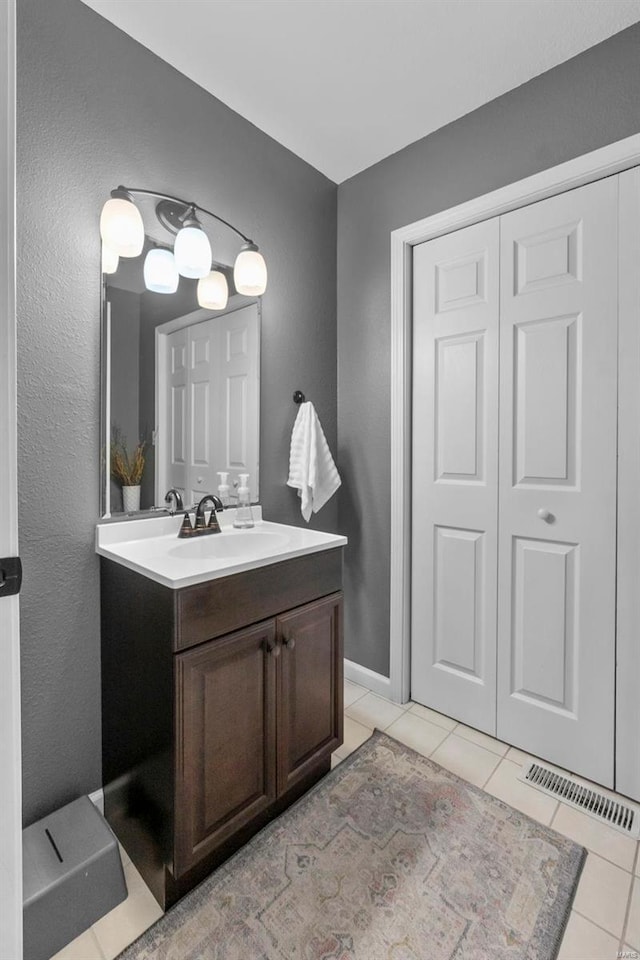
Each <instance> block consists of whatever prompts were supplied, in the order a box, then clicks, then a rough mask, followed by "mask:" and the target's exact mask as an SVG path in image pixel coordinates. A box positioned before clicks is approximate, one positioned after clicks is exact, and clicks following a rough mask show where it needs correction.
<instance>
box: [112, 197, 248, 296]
mask: <svg viewBox="0 0 640 960" xmlns="http://www.w3.org/2000/svg"><path fill="white" fill-rule="evenodd" d="M136 197H141V198H144V197H150V198H153V199H156V200H157V201H158V203H157V204H156V208H155V213H156V217H157V218H158V220H159V221H160V223H161V224H162V226H163V227H164V228H165V229H166V230H168V231H169V233H172V234H173V235H174V236H175V238H176V239H175V243H174V252H173V254H170V251H167V250H164V251H163V250H162V249H160V248H157V249H154V250H150V251H149V254H147V257H146V258H145V283H146V284H147V288H148V289H156V290H157V292H162V293H172V292H175V289H177V286H176V287H175V288H173V289H167V287H168V286H170V285H169V284H168V282H167V278H168V276H169V265H168V260H167V259H166V257H164V258H163V261H164V269H165V270H166V271H167V272H166V273H165V274H162V277H163V281H162V283H161V285H162V287H163V289H162V290H159V289H158V287H149V284H148V283H147V273H149V277H150V282H152V283H153V282H156V283H160V281H159V280H158V276H159V274H158V273H156V272H155V271H156V269H157V270H159V269H160V258H159V257H157V256H155V254H157V253H167V254H169V255H170V256H171V258H172V261H173V263H174V266H175V268H176V270H177V272H178V273H179V274H181V275H182V276H183V277H190V278H192V279H197V280H199V283H198V302H199V303H200V306H205V307H206V308H208V309H212V310H223V309H224V307H225V306H226V305H227V300H228V296H229V291H228V286H227V281H226V278H225V276H224V274H223V273H222V272H221V271H218V270H213V271H212V270H211V266H212V252H211V244H210V242H209V238H208V236H207V234H206V232H205V231H204V229H203V226H202V224H201V223H200V220H199V219H198V217H197V214H198V213H204V214H206V215H207V216H208V217H212V218H213V219H214V220H217V221H218V223H221V224H223V225H224V226H225V227H228V228H229V229H230V230H233V232H234V233H236V234H237V235H238V236H239V237H240V239H241V240H242V247H241V249H240V252H239V254H238V256H237V257H236V261H235V265H234V269H233V280H234V284H235V287H236V290H237V291H238V293H241V294H244V295H245V296H250V297H260V296H262V294H263V293H264V292H265V290H266V287H267V266H266V263H265V261H264V257H263V256H262V254H261V253H260V251H259V250H258V246H257V244H255V243H254V242H253V240H251V239H250V238H249V237H247V236H245V235H244V233H242V232H241V231H240V230H238V228H237V227H234V226H233V224H231V223H229V222H228V220H223V219H222V217H219V216H218V215H217V214H216V213H212V212H211V210H206V209H205V208H204V207H201V206H200V205H199V204H197V203H193V202H189V201H187V200H181V199H180V198H179V197H171V196H168V195H167V194H165V193H158V192H157V191H156V190H143V189H140V188H137V187H123V186H119V187H118V188H117V189H116V190H112V191H111V199H110V200H107V202H106V203H105V205H104V207H103V209H102V214H101V216H100V233H101V236H102V241H103V244H104V245H106V246H108V247H109V248H110V250H112V251H114V253H117V254H118V255H119V256H120V257H137V256H139V255H140V254H141V253H142V249H143V247H144V240H145V232H144V223H143V220H142V215H141V213H140V211H139V209H138V207H137V206H136V202H135V199H134V198H136ZM151 253H154V257H152V258H151V259H149V258H150V254H151ZM103 263H104V260H103ZM148 263H149V267H148V269H147V264H148ZM116 267H117V265H116ZM103 272H105V273H106V272H108V271H106V270H104V269H103ZM172 282H173V281H172ZM214 304H215V305H214ZM218 304H219V305H218Z"/></svg>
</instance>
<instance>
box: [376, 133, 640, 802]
mask: <svg viewBox="0 0 640 960" xmlns="http://www.w3.org/2000/svg"><path fill="white" fill-rule="evenodd" d="M639 164H640V134H635V135H634V136H631V137H627V138H625V139H624V140H618V141H616V142H615V143H611V144H608V145H607V146H605V147H602V148H600V149H598V150H594V151H592V152H591V153H587V154H584V155H582V156H579V157H575V158H574V159H572V160H568V161H566V162H565V163H561V164H559V165H557V166H555V167H550V168H549V169H548V170H543V171H541V172H540V173H536V174H534V175H533V176H530V177H527V178H525V179H524V180H519V181H517V182H516V183H511V184H508V185H507V186H505V187H501V188H499V189H498V190H493V191H492V192H491V193H486V194H483V195H482V196H480V197H476V198H474V199H472V200H469V201H466V202H465V203H461V204H458V205H457V206H455V207H451V208H449V209H448V210H443V211H441V212H439V213H436V214H434V215H433V216H430V217H425V218H424V219H422V220H418V221H416V222H415V223H410V224H408V225H407V226H405V227H400V228H399V229H397V230H394V231H392V233H391V546H390V561H391V563H390V566H391V576H390V624H389V627H390V634H389V635H390V670H389V674H390V676H389V680H390V696H391V698H392V699H393V700H395V701H397V702H399V703H404V702H406V701H407V700H408V699H409V694H410V656H411V594H410V587H411V362H412V357H411V333H412V316H411V291H412V273H411V262H412V248H413V247H414V246H416V245H417V244H419V243H424V242H425V241H426V240H432V239H434V238H435V237H439V236H442V235H443V234H445V233H451V232H452V231H454V230H459V229H461V228H462V227H467V226H470V225H471V224H474V223H479V222H480V221H482V220H487V219H489V218H492V217H496V216H500V215H501V214H504V213H508V212H509V211H511V210H515V209H517V208H518V207H524V206H527V205H529V204H532V203H536V202H537V201H539V200H545V199H546V198H547V197H552V196H555V195H556V194H559V193H565V192H566V191H567V190H573V189H575V188H577V187H581V186H584V185H585V184H587V183H592V182H593V181H595V180H600V179H602V178H603V177H608V176H612V175H614V174H618V173H621V172H623V171H624V170H628V169H629V168H631V167H635V166H638V165H639ZM623 320H624V318H623V316H622V314H621V315H620V322H621V323H622V322H623ZM621 339H622V338H621ZM636 489H637V488H636ZM637 765H638V766H639V770H638V784H639V788H640V758H639V760H638V761H637Z"/></svg>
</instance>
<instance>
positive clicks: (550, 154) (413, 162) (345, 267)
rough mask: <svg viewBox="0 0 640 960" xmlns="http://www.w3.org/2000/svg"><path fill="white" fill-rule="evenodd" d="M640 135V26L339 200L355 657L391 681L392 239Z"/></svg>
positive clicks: (363, 180)
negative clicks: (432, 218)
mask: <svg viewBox="0 0 640 960" xmlns="http://www.w3.org/2000/svg"><path fill="white" fill-rule="evenodd" d="M639 130H640V25H635V26H633V27H631V28H630V29H628V30H626V31H624V32H622V33H620V34H617V35H616V36H614V37H612V38H611V39H610V40H607V41H605V42H604V43H602V44H600V45H598V46H597V47H593V48H592V49H591V50H588V51H587V52H585V53H583V54H581V55H580V56H578V57H576V58H575V59H573V60H570V61H568V62H567V63H565V64H563V65H561V66H559V67H556V68H555V69H554V70H551V71H549V72H548V73H546V74H543V75H542V76H540V77H537V78H536V79H534V80H532V81H530V82H529V83H526V84H524V85H523V86H521V87H519V88H518V89H516V90H513V91H512V92H510V93H508V94H506V95H505V96H503V97H500V98H499V99H498V100H494V101H493V102H492V103H489V104H487V105H486V106H483V107H481V108H480V109H478V110H476V111H474V112H473V113H471V114H469V115H468V116H466V117H463V118H462V119H460V120H457V121H456V122H455V123H452V124H450V125H449V126H447V127H444V128H443V129H441V130H439V131H437V132H436V133H434V134H432V135H430V136H428V137H425V138H424V139H422V140H419V141H418V142H416V143H414V144H412V145H411V146H409V147H407V148H405V149H404V150H401V151H400V152H399V153H397V154H395V155H394V156H392V157H389V158H387V159H386V160H383V161H381V162H380V163H378V164H376V165H375V166H374V167H371V168H369V169H368V170H366V171H364V172H363V173H361V174H359V175H357V176H355V177H353V178H352V179H351V180H348V181H347V182H345V183H343V184H341V185H340V187H339V189H338V410H339V420H338V434H339V450H338V456H339V463H340V470H341V473H342V478H343V489H342V492H341V499H340V512H339V520H340V529H341V531H342V532H343V533H345V534H347V536H348V537H349V546H348V548H347V551H346V561H347V562H346V568H345V597H346V617H345V648H346V650H345V652H346V655H347V656H348V657H349V658H350V659H352V660H355V661H356V662H358V663H361V664H364V665H366V666H367V667H370V668H371V669H372V670H375V671H378V672H379V673H382V674H384V675H387V676H388V672H389V490H390V430H389V404H390V400H389V381H390V373H389V365H390V357H389V350H390V339H389V298H390V285H389V274H390V269H389V257H390V253H389V251H390V242H389V234H390V232H391V231H392V230H394V229H396V228H398V227H401V226H404V225H405V224H408V223H412V222H413V221H415V220H419V219H420V218H422V217H426V216H429V215H430V214H433V213H436V212H438V211H439V210H446V209H447V208H449V207H451V206H454V205H455V204H458V203H462V202H463V201H465V200H468V199H470V198H472V197H476V196H479V195H481V194H483V193H487V192H489V191H491V190H496V189H497V188H498V187H502V186H504V185H505V184H508V183H512V182H514V181H516V180H520V179H522V178H523V177H527V176H529V175H530V174H533V173H536V172H537V171H539V170H543V169H545V168H547V167H551V166H553V165H555V164H557V163H561V162H562V161H564V160H568V159H570V158H571V157H575V156H579V155H580V154H582V153H586V152H588V151H590V150H594V149H596V148H597V147H601V146H603V145H604V144H607V143H611V142H613V141H615V140H619V139H622V138H623V137H626V136H630V135H631V134H634V133H637V132H638V131H639Z"/></svg>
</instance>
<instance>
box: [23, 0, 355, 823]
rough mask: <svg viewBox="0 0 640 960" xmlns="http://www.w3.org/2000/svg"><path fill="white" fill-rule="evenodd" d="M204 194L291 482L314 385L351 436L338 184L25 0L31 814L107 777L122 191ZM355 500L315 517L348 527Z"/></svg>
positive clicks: (98, 30) (74, 7) (268, 423)
mask: <svg viewBox="0 0 640 960" xmlns="http://www.w3.org/2000/svg"><path fill="white" fill-rule="evenodd" d="M119 183H127V184H131V185H133V186H149V187H152V188H155V189H157V190H160V191H168V192H169V193H177V194H178V195H182V196H186V197H189V198H190V197H193V198H195V199H197V200H198V201H199V202H200V203H201V204H202V205H203V206H205V207H208V208H210V209H213V210H215V211H217V212H218V213H220V215H221V216H222V217H224V218H225V219H229V220H231V221H232V222H234V223H237V225H238V226H239V227H240V229H241V230H243V231H244V232H245V233H248V234H249V235H251V236H254V237H255V239H256V240H257V241H258V242H259V243H260V245H261V248H262V250H263V251H264V254H265V257H266V259H267V262H268V266H269V289H268V291H267V293H266V295H265V297H264V303H263V349H262V396H261V401H262V436H261V451H262V462H261V492H262V498H261V499H262V502H263V504H264V509H265V513H266V514H267V516H269V517H271V518H273V519H274V520H280V521H284V522H291V523H300V522H301V521H300V512H299V507H298V502H297V500H296V493H295V491H293V490H291V489H289V488H288V487H286V486H285V480H286V475H287V468H288V445H289V438H290V432H291V426H292V423H293V419H294V416H295V413H296V412H297V411H296V408H295V407H294V406H293V404H292V402H291V394H292V393H293V390H294V389H295V388H296V387H300V388H301V389H303V390H304V391H305V392H306V393H307V396H308V397H310V398H312V399H313V400H314V401H315V403H316V405H317V408H318V411H319V413H320V416H321V418H322V420H323V424H324V427H325V431H326V433H327V437H328V440H329V442H330V444H332V445H333V446H334V448H335V444H336V317H335V303H336V287H335V254H336V193H337V191H336V187H335V184H333V183H331V182H330V181H329V180H327V179H326V178H325V177H323V176H321V175H320V174H319V173H318V172H317V171H315V170H313V169H312V168H311V167H310V166H309V165H307V164H306V163H304V162H303V161H301V160H300V159H298V158H297V157H295V156H294V155H293V154H291V153H290V152H289V151H287V150H285V149H284V148H283V147H281V146H280V145H279V144H277V143H276V142H275V141H273V140H272V139H270V138H269V137H267V136H265V135H264V134H263V133H261V132H260V131H259V130H257V129H256V128H255V127H254V126H252V125H251V124H250V123H248V122H246V121H245V120H243V119H242V118H240V117H239V116H238V115H237V114H235V113H233V112H232V111H231V110H229V109H228V108H227V107H225V106H224V105H223V104H221V103H220V102H219V101H217V100H216V99H215V98H213V97H211V96H210V95H209V94H207V93H205V92H204V91H203V90H202V89H200V88H199V87H197V86H196V85H194V84H193V83H192V82H191V81H189V80H187V79H186V78H185V77H183V76H181V75H180V74H178V73H177V72H176V71H174V70H173V69H172V68H171V67H169V66H168V65H167V64H165V63H163V62H162V61H160V60H159V59H157V58H156V57H155V56H154V55H153V54H151V53H150V52H149V51H147V50H146V49H144V48H143V47H141V46H139V45H138V44H137V43H135V42H134V41H133V40H132V39H130V38H129V37H127V36H126V35H125V34H123V33H121V32H120V31H118V30H117V29H116V28H115V27H113V26H112V25H111V24H109V23H108V22H107V21H105V20H103V19H102V18H100V17H99V16H98V15H97V14H95V13H94V12H93V11H91V10H89V9H88V8H87V7H85V6H84V5H83V4H81V3H80V2H79V0H20V3H19V4H18V352H19V355H18V377H19V384H18V404H19V407H18V416H19V484H20V539H21V552H22V556H23V560H24V567H25V582H24V588H23V595H22V671H23V676H22V682H23V751H24V754H23V757H24V819H25V823H29V822H31V821H33V820H34V819H36V818H37V817H39V816H41V815H43V814H45V813H47V812H49V811H50V810H52V809H54V808H55V807H57V806H58V805H60V804H62V803H64V802H66V801H68V800H70V799H71V798H73V797H75V796H77V795H78V794H80V793H82V792H83V791H90V790H94V789H96V788H97V787H98V786H99V785H100V781H101V751H100V656H99V581H98V563H97V559H96V557H95V555H94V552H93V538H94V525H95V521H96V518H97V517H98V452H99V431H98V425H99V329H98V326H99V309H100V284H99V268H100V252H99V242H98V241H99V238H98V218H99V213H100V209H101V206H102V204H103V202H104V200H105V199H106V198H107V197H108V195H109V191H110V190H111V189H112V187H114V186H116V185H117V184H119ZM336 521H337V505H336V501H335V498H334V500H332V501H331V502H330V503H329V504H328V505H327V507H326V508H325V509H323V511H322V512H321V514H320V515H319V517H318V519H317V520H314V526H317V527H319V528H322V529H329V530H333V529H335V528H336Z"/></svg>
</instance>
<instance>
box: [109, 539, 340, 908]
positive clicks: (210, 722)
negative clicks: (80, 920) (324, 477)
mask: <svg viewBox="0 0 640 960" xmlns="http://www.w3.org/2000/svg"><path fill="white" fill-rule="evenodd" d="M341 553H342V551H341V549H334V550H331V551H326V552H323V553H319V554H314V555H311V556H306V557H301V558H299V559H297V560H292V561H284V562H282V563H278V564H273V565H272V566H269V567H263V568H260V569H259V570H256V571H251V572H249V573H246V574H237V575H235V576H234V577H227V578H224V579H221V580H216V581H211V582H210V583H207V584H199V585H197V586H194V587H186V588H184V589H182V590H170V589H169V588H166V587H162V586H160V585H159V584H157V583H155V582H153V581H150V580H148V579H147V578H145V577H143V576H141V575H140V574H137V573H134V572H132V571H130V570H127V569H125V568H123V567H120V566H119V565H117V564H115V563H113V562H112V561H110V560H105V559H104V558H103V559H102V560H101V564H102V636H103V640H102V643H103V780H104V793H105V815H106V817H107V819H108V820H109V822H110V823H111V825H112V827H113V829H114V830H115V832H116V834H117V835H118V836H119V838H120V840H121V842H122V843H123V845H124V847H125V849H126V850H127V852H128V853H129V855H130V856H131V859H132V860H133V861H134V863H135V865H136V866H137V867H138V869H139V870H140V872H141V873H142V875H143V877H144V879H145V880H146V882H147V884H148V885H149V887H150V888H151V889H152V891H153V893H154V895H155V896H156V898H157V899H158V901H159V902H160V904H161V906H162V907H163V908H166V907H168V906H169V905H170V904H171V903H173V902H175V901H176V900H177V899H179V897H181V896H182V895H183V894H184V893H186V892H187V891H188V890H189V889H191V887H193V886H194V885H195V884H196V883H197V882H199V881H200V880H201V879H202V878H203V877H204V876H206V874H207V873H209V872H210V871H211V869H213V867H215V866H216V865H217V864H218V863H220V862H222V860H224V859H226V857H228V856H229V855H230V854H231V853H232V852H233V851H234V850H235V849H237V848H238V846H240V845H241V844H242V843H244V842H246V840H247V839H249V837H250V836H251V835H252V834H253V833H255V832H256V831H257V830H258V829H260V827H262V826H264V825H265V824H266V823H267V822H268V821H269V820H270V819H272V818H273V817H274V816H276V815H277V814H279V813H280V812H282V810H284V809H285V808H286V807H287V806H288V805H289V804H290V803H292V802H293V801H294V800H295V799H297V798H298V797H299V796H300V795H301V793H303V792H304V791H305V790H307V789H308V788H309V787H310V786H311V785H312V784H313V783H314V782H315V781H316V780H318V779H319V778H320V777H321V776H323V775H324V774H325V773H326V772H327V771H328V770H329V769H330V765H331V753H332V752H333V751H334V750H335V749H337V747H338V746H339V745H340V744H341V743H342V696H343V694H342V676H343V669H342V664H343V649H342V593H341V592H340V588H341V569H342V558H341ZM256 575H257V576H256ZM242 579H244V581H245V582H244V583H242V582H238V581H241V580H242ZM225 581H227V582H226V590H225ZM229 581H235V582H232V583H229ZM287 582H289V585H290V589H289V591H287ZM329 591H330V592H329ZM243 595H246V598H247V599H246V603H245V604H244V605H243V604H240V606H239V607H238V605H237V604H238V599H239V597H241V596H243ZM287 598H289V599H290V600H293V604H292V605H291V607H290V606H289V605H288V604H287ZM216 608H219V611H220V616H219V617H216V616H215V609H216ZM247 611H249V616H250V617H251V618H253V619H255V620H257V622H252V623H249V624H248V625H246V626H244V625H243V626H241V627H240V628H239V629H232V630H231V631H227V632H225V633H223V634H222V635H215V636H214V635H213V634H215V633H216V630H217V627H216V624H223V625H224V627H228V626H232V627H236V626H238V621H241V620H242V618H243V616H244V617H246V616H247ZM261 614H262V616H261ZM149 624H151V626H150V627H149ZM203 634H204V635H205V636H206V639H204V638H203ZM150 658H152V659H150Z"/></svg>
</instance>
